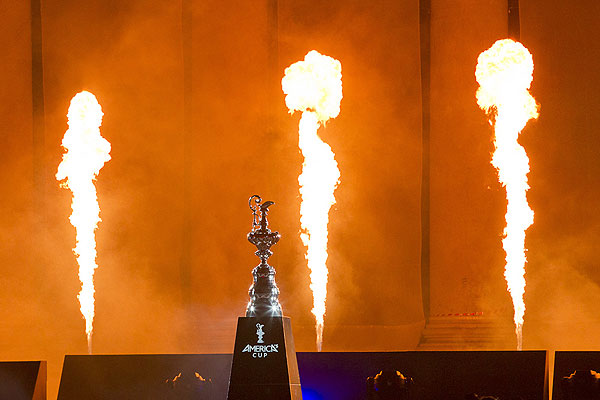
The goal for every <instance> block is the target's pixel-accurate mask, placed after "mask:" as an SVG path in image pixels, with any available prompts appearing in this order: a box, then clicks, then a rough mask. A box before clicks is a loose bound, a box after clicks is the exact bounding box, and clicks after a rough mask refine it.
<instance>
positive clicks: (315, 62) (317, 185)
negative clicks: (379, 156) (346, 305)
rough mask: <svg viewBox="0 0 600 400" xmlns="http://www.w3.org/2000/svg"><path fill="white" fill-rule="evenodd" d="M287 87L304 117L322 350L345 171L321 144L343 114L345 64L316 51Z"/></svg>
mask: <svg viewBox="0 0 600 400" xmlns="http://www.w3.org/2000/svg"><path fill="white" fill-rule="evenodd" d="M281 87H282V89H283V92H284V93H285V95H286V97H285V103H286V105H287V107H288V108H289V110H290V113H294V111H300V112H301V113H302V118H300V124H299V138H298V139H299V140H298V146H299V147H300V150H301V152H302V155H303V156H304V162H303V164H302V173H301V174H300V176H299V177H298V183H299V184H300V196H301V198H302V203H301V205H300V224H301V226H302V232H301V234H300V238H301V239H302V242H303V243H304V245H305V246H306V247H307V250H306V259H307V263H308V268H309V269H310V281H311V283H310V288H311V290H312V292H313V309H312V313H313V314H314V315H315V319H316V331H317V350H318V351H321V348H322V345H323V327H324V316H325V302H326V299H327V257H328V255H327V224H328V222H329V209H330V208H331V206H332V205H333V204H335V196H334V191H335V188H336V187H337V185H338V183H339V179H340V171H339V169H338V165H337V162H336V161H335V156H334V154H333V152H332V151H331V147H329V145H328V144H327V143H325V142H323V141H322V140H321V138H320V137H319V135H318V134H317V130H318V129H319V126H320V125H323V124H325V122H327V120H329V119H331V118H335V117H337V115H338V114H339V113H340V102H341V101H342V65H341V64H340V62H339V61H337V60H335V59H333V58H331V57H328V56H325V55H321V54H319V53H318V52H317V51H315V50H312V51H310V52H309V53H308V54H307V55H306V56H305V57H304V60H303V61H298V62H297V63H294V64H292V65H290V66H289V67H288V68H286V70H285V76H284V77H283V79H282V80H281Z"/></svg>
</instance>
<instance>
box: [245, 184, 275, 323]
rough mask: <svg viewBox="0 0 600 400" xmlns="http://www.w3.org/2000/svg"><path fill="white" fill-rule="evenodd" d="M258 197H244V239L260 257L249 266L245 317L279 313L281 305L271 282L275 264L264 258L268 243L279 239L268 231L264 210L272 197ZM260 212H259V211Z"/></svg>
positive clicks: (265, 211)
mask: <svg viewBox="0 0 600 400" xmlns="http://www.w3.org/2000/svg"><path fill="white" fill-rule="evenodd" d="M261 203H262V198H261V197H260V196H259V195H257V194H255V195H254V196H252V197H250V199H249V200H248V205H249V206H250V209H251V210H252V231H251V232H250V233H248V241H249V242H250V243H252V244H253V245H255V246H256V248H257V250H256V252H255V253H254V254H256V255H257V256H258V257H259V258H260V264H258V265H257V266H256V267H255V268H254V269H253V270H252V275H253V277H254V283H253V284H252V286H251V287H250V291H249V292H248V294H249V295H250V302H249V303H248V307H247V308H246V316H247V317H261V316H273V317H281V316H282V311H281V305H280V304H279V289H278V288H277V284H276V283H275V268H273V267H272V266H270V265H269V264H268V263H267V259H268V258H269V257H270V256H271V255H272V254H273V252H272V251H271V246H273V245H274V244H275V243H277V242H278V241H279V239H280V238H281V235H279V232H271V230H270V229H269V222H268V221H267V214H268V212H269V207H270V206H272V205H273V204H275V203H273V202H272V201H265V202H264V203H262V204H261ZM259 214H260V215H259Z"/></svg>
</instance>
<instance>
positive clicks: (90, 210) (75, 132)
mask: <svg viewBox="0 0 600 400" xmlns="http://www.w3.org/2000/svg"><path fill="white" fill-rule="evenodd" d="M102 115H103V113H102V108H101V107H100V104H98V101H97V100H96V97H95V96H94V95H93V94H92V93H90V92H86V91H83V92H81V93H77V94H76V95H75V97H73V99H72V100H71V105H70V106H69V112H68V114H67V118H68V125H69V129H67V132H66V133H65V136H64V137H63V140H62V147H63V148H64V149H65V150H66V152H65V153H64V154H63V157H62V161H61V163H60V165H59V166H58V172H57V173H56V179H57V180H59V181H64V182H62V183H61V187H64V188H67V189H70V190H71V192H72V193H73V199H72V202H71V208H72V209H73V212H72V214H71V217H70V218H69V220H70V221H71V224H72V225H73V226H74V227H75V230H76V232H77V233H76V245H75V248H74V249H73V252H74V253H75V256H76V258H77V263H78V264H79V280H80V281H81V291H80V292H79V295H78V296H77V298H78V299H79V304H80V309H81V313H82V314H83V317H84V318H85V333H86V335H87V342H88V352H89V353H90V354H91V353H92V330H93V322H94V270H95V269H96V268H97V267H98V266H97V265H96V237H95V233H94V231H95V230H96V228H97V227H98V222H100V206H99V205H98V198H97V196H96V187H95V186H94V180H95V179H96V176H97V175H98V173H99V172H100V169H101V168H102V166H104V163H106V162H107V161H108V160H110V155H109V153H110V143H109V142H108V141H107V140H106V139H104V138H103V137H102V136H101V135H100V125H101V123H102Z"/></svg>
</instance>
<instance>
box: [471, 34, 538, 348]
mask: <svg viewBox="0 0 600 400" xmlns="http://www.w3.org/2000/svg"><path fill="white" fill-rule="evenodd" d="M475 77H476V79H477V82H478V83H479V85H480V87H479V89H478V90H477V104H478V105H479V107H481V109H482V110H484V111H485V112H486V113H488V114H490V115H492V116H493V117H495V126H494V132H495V138H494V146H495V151H494V155H493V156H492V165H493V166H494V167H495V168H496V169H497V170H498V179H499V181H500V182H501V183H502V185H503V186H504V187H505V188H506V199H507V202H508V203H507V207H506V228H505V229H504V238H503V240H502V247H503V248H504V251H505V252H506V267H505V271H504V277H505V278H506V283H507V286H508V291H509V292H510V295H511V297H512V302H513V306H514V321H515V331H516V335H517V349H519V350H521V349H522V348H523V321H524V315H525V302H524V300H523V296H524V294H525V263H526V262H527V258H526V256H525V231H526V230H527V228H528V227H529V226H530V225H531V224H533V211H532V210H531V208H530V207H529V204H528V203H527V190H528V189H529V185H528V184H527V173H528V172H529V158H528V157H527V154H526V153H525V149H524V148H523V147H522V146H521V145H520V144H519V142H518V138H519V133H520V132H521V130H522V129H523V128H524V127H525V125H526V124H527V121H529V120H530V119H532V118H537V117H538V107H537V104H536V102H535V99H534V98H533V97H532V96H531V94H529V87H530V85H531V82H532V80H533V58H532V56H531V54H530V53H529V51H528V50H527V49H526V48H525V46H523V45H522V44H521V43H518V42H515V41H513V40H510V39H504V40H499V41H497V42H496V43H494V45H493V46H492V47H491V48H489V49H488V50H486V51H484V52H483V53H481V54H480V55H479V58H478V59H477V68H476V70H475Z"/></svg>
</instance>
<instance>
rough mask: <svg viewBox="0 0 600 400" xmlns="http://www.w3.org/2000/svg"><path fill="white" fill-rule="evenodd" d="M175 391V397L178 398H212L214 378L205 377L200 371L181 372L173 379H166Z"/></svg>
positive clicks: (198, 399)
mask: <svg viewBox="0 0 600 400" xmlns="http://www.w3.org/2000/svg"><path fill="white" fill-rule="evenodd" d="M165 383H166V384H167V386H169V387H170V388H171V389H172V390H173V392H172V393H170V394H172V395H173V396H172V397H173V398H177V399H190V400H191V399H197V400H204V399H207V400H208V399H211V398H212V386H213V383H212V379H211V378H204V377H202V376H201V375H200V374H199V373H198V372H194V373H191V372H180V373H179V374H177V375H175V377H173V378H172V379H167V380H166V381H165Z"/></svg>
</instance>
